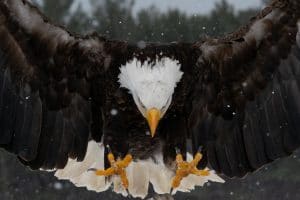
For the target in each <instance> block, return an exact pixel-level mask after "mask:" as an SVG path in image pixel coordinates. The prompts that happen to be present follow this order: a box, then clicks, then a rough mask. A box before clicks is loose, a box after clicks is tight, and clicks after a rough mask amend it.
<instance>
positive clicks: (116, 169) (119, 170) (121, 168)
mask: <svg viewBox="0 0 300 200" xmlns="http://www.w3.org/2000/svg"><path fill="white" fill-rule="evenodd" d="M107 158H108V161H109V163H110V165H111V167H110V168H108V169H106V170H96V171H95V174H96V175H97V176H113V175H117V176H120V178H121V182H122V185H123V187H124V188H125V189H128V187H129V182H128V178H127V174H126V171H125V169H126V168H127V167H128V166H129V164H130V163H131V161H132V156H131V155H130V154H128V155H126V156H125V158H124V159H123V160H117V161H116V160H115V157H114V155H113V154H112V153H109V154H108V155H107Z"/></svg>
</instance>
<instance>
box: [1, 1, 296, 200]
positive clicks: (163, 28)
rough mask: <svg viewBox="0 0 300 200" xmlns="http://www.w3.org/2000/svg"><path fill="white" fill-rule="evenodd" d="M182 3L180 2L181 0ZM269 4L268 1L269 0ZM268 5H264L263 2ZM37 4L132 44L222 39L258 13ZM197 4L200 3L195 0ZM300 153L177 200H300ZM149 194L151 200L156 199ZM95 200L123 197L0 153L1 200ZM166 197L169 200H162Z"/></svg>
mask: <svg viewBox="0 0 300 200" xmlns="http://www.w3.org/2000/svg"><path fill="white" fill-rule="evenodd" d="M183 1H184V0H183ZM267 1H268V0H267ZM267 1H264V3H266V2H267ZM36 3H37V5H38V6H39V7H40V8H41V9H42V10H43V12H44V13H45V14H46V15H47V16H48V17H50V18H51V19H52V21H53V22H55V23H57V24H63V25H64V26H66V27H68V28H69V29H70V30H71V31H73V32H76V33H79V34H82V33H90V32H93V31H97V32H98V33H100V34H102V35H105V36H106V37H109V38H114V39H124V40H128V41H130V42H138V41H155V42H172V41H194V40H197V39H199V38H201V37H205V36H206V35H210V36H217V35H223V34H226V33H228V32H231V31H233V30H235V29H236V28H237V27H239V26H240V25H242V24H244V23H246V22H247V21H248V20H249V18H250V17H251V16H253V15H255V13H256V12H257V10H256V9H247V10H239V11H237V10H234V8H233V6H232V5H230V4H229V3H227V2H226V1H219V3H216V5H215V8H214V9H213V10H212V11H211V12H210V14H208V15H201V14H199V15H188V14H186V13H183V12H181V11H179V10H176V9H175V10H169V11H167V12H161V11H160V10H159V9H158V8H157V7H155V6H152V7H150V8H148V9H144V10H140V11H138V12H137V13H133V11H132V9H133V6H134V5H135V2H134V1H133V0H91V3H92V5H93V6H92V8H91V9H90V10H88V11H87V10H86V9H83V6H82V4H77V5H76V6H74V4H73V3H74V2H73V0H55V1H54V0H37V1H36ZM199 3H201V0H199ZM298 170H300V151H298V152H296V153H295V154H294V155H292V156H291V157H289V158H285V159H281V160H279V161H276V162H275V163H273V164H271V165H268V166H265V167H263V168H262V169H261V170H259V171H258V172H256V173H255V174H252V175H249V176H248V177H246V178H244V179H233V180H227V179H226V183H225V184H214V183H208V184H206V186H205V187H203V188H198V189H197V190H195V191H193V192H192V193H188V194H183V193H181V194H178V195H176V196H175V197H174V198H175V199H178V200H198V199H201V200H223V199H224V200H226V199H230V200H231V199H232V200H265V199H270V200H284V199H291V200H298V199H300V171H298ZM158 198H159V197H156V196H153V197H152V196H151V195H150V196H149V199H153V200H154V199H158ZM62 199H64V200H77V199H81V200H94V199H95V200H96V199H97V200H99V199H110V200H119V199H125V198H123V197H121V196H119V195H117V194H114V193H112V192H109V191H108V192H105V193H100V194H97V193H95V192H89V191H87V190H86V189H84V188H76V187H74V186H73V185H72V184H71V183H69V182H68V181H58V180H57V179H56V178H55V177H54V176H53V173H48V172H39V171H31V170H29V169H27V168H25V167H24V166H22V165H21V164H19V162H18V161H17V159H16V158H15V157H14V156H12V155H9V154H8V153H6V152H4V151H2V150H0V200H62ZM166 199H167V198H166Z"/></svg>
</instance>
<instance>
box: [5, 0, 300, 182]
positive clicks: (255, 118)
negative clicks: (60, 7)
mask: <svg viewBox="0 0 300 200" xmlns="http://www.w3.org/2000/svg"><path fill="white" fill-rule="evenodd" d="M299 19H300V3H299V1H297V0H281V1H280V0H274V1H273V2H272V3H271V4H270V6H269V7H267V8H266V9H265V10H263V11H262V12H261V13H260V14H258V15H257V17H255V18H253V19H252V21H251V22H250V23H249V25H247V26H245V27H243V28H241V29H240V30H238V31H236V32H234V33H233V34H231V35H228V36H226V37H224V38H219V39H207V40H203V41H198V42H195V43H172V44H146V46H145V47H143V48H139V47H138V46H137V45H131V44H128V43H126V42H123V41H110V40H107V39H105V38H102V37H100V36H98V35H95V34H94V35H89V36H85V37H78V36H74V35H72V34H71V33H68V32H67V31H66V30H64V29H63V28H61V27H58V26H54V25H52V24H51V23H50V22H49V20H47V19H46V18H45V17H44V16H43V15H42V14H41V13H40V12H39V11H38V10H37V9H36V8H35V7H33V6H32V5H31V4H30V3H29V2H28V1H26V0H2V1H1V2H0V130H1V132H0V145H1V146H2V147H3V148H5V149H7V150H8V151H10V152H13V153H15V154H16V155H17V156H18V157H19V159H20V160H21V162H22V163H24V164H25V165H28V166H30V167H32V168H33V169H38V168H44V169H53V168H58V169H61V168H64V166H65V165H66V163H67V161H68V158H74V159H75V158H76V159H78V160H82V159H83V158H84V156H85V153H86V147H87V143H88V141H89V140H92V139H93V140H95V141H97V142H100V141H101V140H103V143H104V144H105V145H109V146H110V147H111V149H112V151H113V152H114V153H115V154H116V155H119V156H121V157H124V156H125V155H126V154H127V153H129V152H130V153H131V154H132V155H133V157H134V159H147V158H152V157H153V154H154V153H155V152H156V151H157V149H159V148H162V152H163V156H164V161H165V163H166V164H167V165H171V164H172V162H173V161H174V160H175V155H176V152H175V148H176V147H177V148H180V149H181V150H182V151H183V152H184V151H186V150H188V151H191V153H195V152H197V150H198V149H199V147H202V153H203V154H204V159H203V160H202V162H201V163H200V165H201V166H203V167H204V166H207V165H208V164H210V166H211V167H212V168H213V169H215V170H216V171H217V172H218V173H223V174H225V175H227V176H230V177H234V176H238V177H242V176H244V175H245V174H246V173H248V172H252V171H254V170H256V169H258V168H260V167H261V166H262V165H264V164H266V163H269V162H271V161H273V160H275V159H277V158H280V157H283V156H287V155H290V154H291V153H292V152H293V151H294V150H295V149H296V148H298V147H299V146H300V126H299V121H300V103H299V99H300V88H299V86H300V85H299V84H300V83H299V81H300V78H299V75H300V61H299V59H300V49H299V45H297V42H298V43H300V41H299V36H297V33H298V27H297V22H298V20H299ZM157 57H159V58H162V57H169V58H171V59H174V60H178V61H179V62H180V64H181V70H182V71H183V72H184V75H183V78H182V80H181V81H180V83H179V84H178V86H177V87H176V89H175V92H174V95H173V100H172V103H171V105H170V107H169V110H168V112H167V113H166V115H165V116H164V118H163V119H162V121H161V123H160V125H159V127H158V129H157V134H156V137H155V138H151V137H150V136H149V135H147V134H146V132H147V131H148V126H147V123H146V121H145V119H144V118H143V116H142V115H141V114H140V113H139V111H138V110H137V109H136V106H135V105H134V101H133V99H132V96H131V95H130V94H129V93H128V91H127V90H126V89H124V88H120V85H119V83H118V74H119V68H120V67H121V66H122V65H124V64H126V63H127V62H128V61H129V60H132V59H133V58H137V59H139V60H142V61H146V62H148V61H149V60H150V62H155V60H156V58H157ZM112 110H114V111H117V114H116V115H112Z"/></svg>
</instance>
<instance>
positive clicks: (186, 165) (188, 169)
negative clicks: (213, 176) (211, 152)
mask: <svg viewBox="0 0 300 200" xmlns="http://www.w3.org/2000/svg"><path fill="white" fill-rule="evenodd" d="M201 159H202V154H201V153H200V152H198V153H197V154H196V155H195V157H194V159H193V160H192V161H191V162H187V161H184V160H183V156H182V154H177V156H176V164H177V170H176V176H175V177H174V178H173V180H172V188H177V187H179V186H180V183H181V181H182V179H183V178H185V177H187V176H188V175H190V174H194V175H197V176H209V171H208V170H199V169H197V165H198V163H199V162H200V161H201Z"/></svg>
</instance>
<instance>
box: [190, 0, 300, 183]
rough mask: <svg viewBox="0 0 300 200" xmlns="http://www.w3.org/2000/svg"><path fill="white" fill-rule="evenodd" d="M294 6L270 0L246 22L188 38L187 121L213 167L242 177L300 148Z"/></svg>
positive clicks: (291, 0)
mask: <svg viewBox="0 0 300 200" xmlns="http://www.w3.org/2000/svg"><path fill="white" fill-rule="evenodd" d="M299 10H300V3H299V1H296V0H282V1H280V0H273V1H272V2H271V3H270V5H269V6H268V7H267V8H266V9H264V10H263V11H262V12H260V13H259V14H258V15H257V16H256V17H254V18H253V19H252V20H251V22H250V23H249V25H247V26H245V27H243V28H241V29H239V30H238V31H236V32H234V33H232V34H229V35H227V36H225V37H223V38H218V39H209V40H207V41H204V42H203V41H202V42H199V43H197V44H196V45H195V46H196V47H198V48H199V49H200V50H201V52H202V55H201V56H200V57H199V60H198V66H199V67H201V68H202V69H203V71H202V73H201V75H200V78H199V83H200V84H201V87H198V88H199V89H196V90H195V91H194V96H193V97H194V98H195V99H198V103H194V106H193V109H192V110H193V111H192V115H191V118H192V117H193V118H194V117H195V116H197V117H198V118H199V119H200V120H191V121H190V122H191V123H190V127H191V128H192V130H193V133H192V137H193V138H194V140H195V141H197V142H196V147H197V146H204V147H205V149H206V152H207V154H208V161H209V163H210V164H211V165H212V167H213V168H214V169H216V171H218V172H219V173H224V174H225V175H228V176H230V177H234V176H238V177H242V176H244V175H246V174H247V173H248V172H252V171H254V170H256V169H259V168H260V167H261V166H263V165H264V164H267V163H269V162H271V161H274V160H276V159H278V158H281V157H283V156H286V155H290V154H291V153H292V152H293V151H294V150H295V149H297V148H299V147H300V140H299V137H300V134H299V133H300V131H299V128H300V126H299V120H300V116H299V114H300V110H299V106H300V104H299V98H300V96H299V92H300V90H299V89H300V88H299V81H300V77H299V75H300V73H299V70H300V59H299V58H300V53H299V50H300V48H299V46H298V43H299V30H298V27H299V24H298V21H299V19H300V13H299ZM195 110H197V111H198V112H197V113H198V114H197V115H195V114H194V113H195ZM207 124H210V125H209V127H210V128H205V127H207ZM199 138H201V139H202V140H199ZM195 150H196V149H195Z"/></svg>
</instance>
